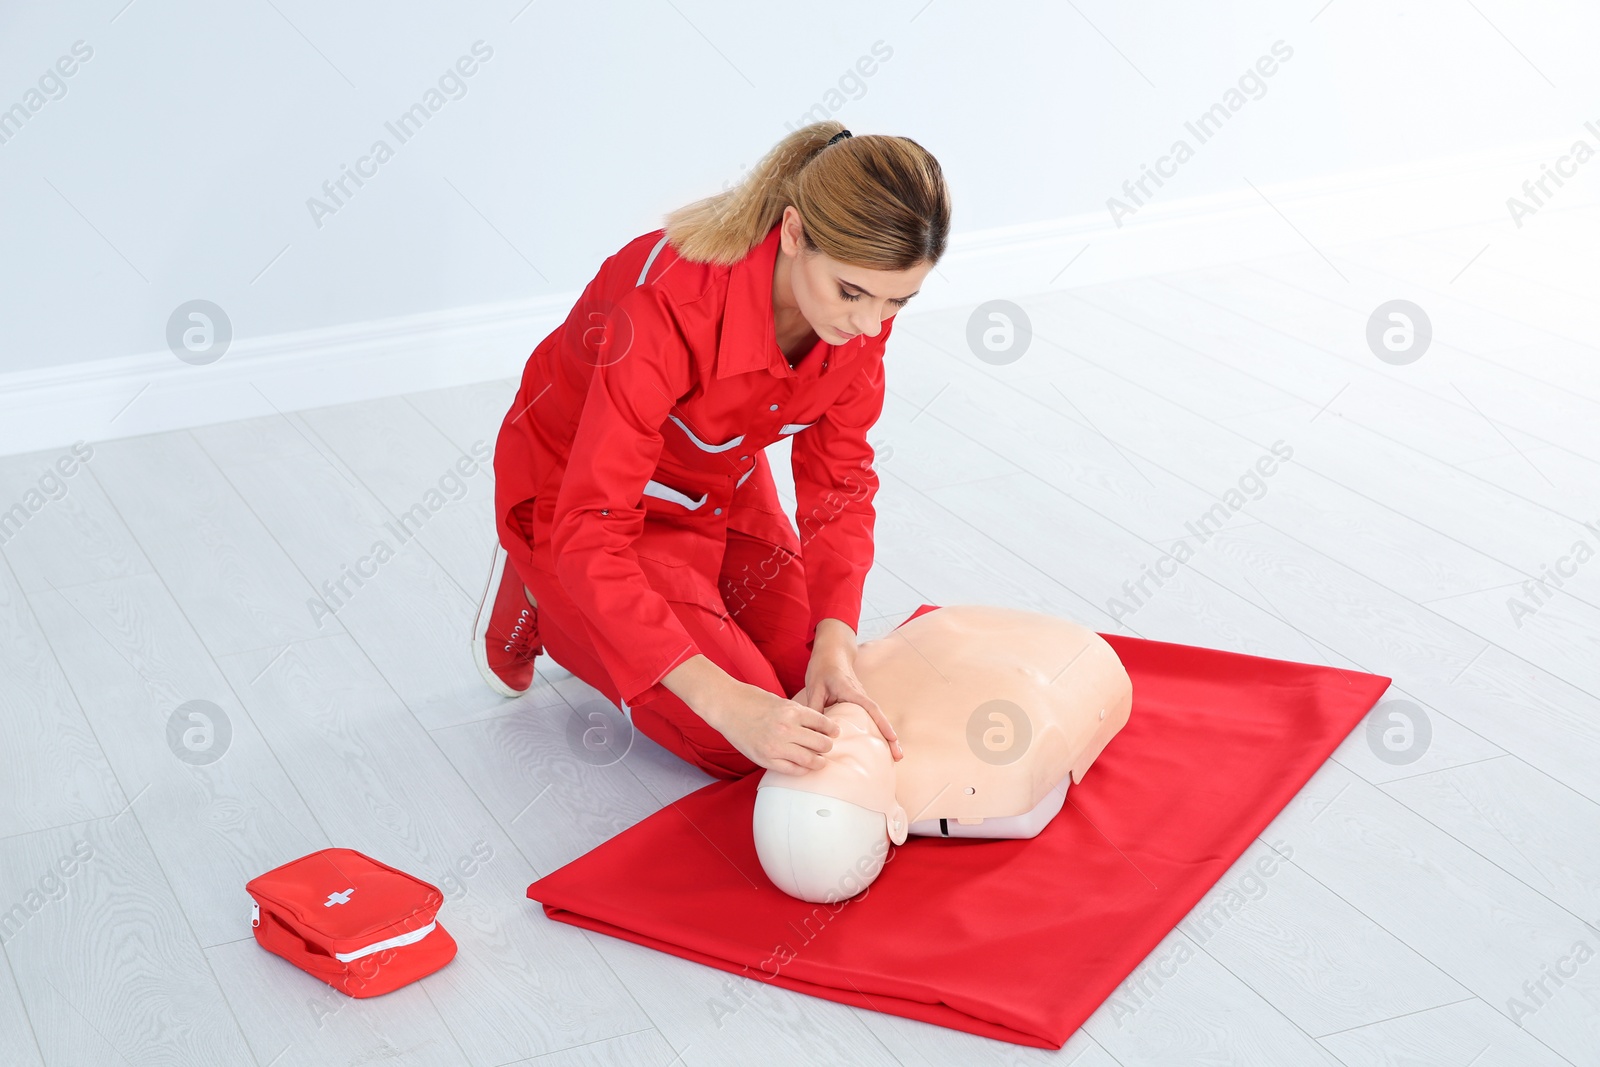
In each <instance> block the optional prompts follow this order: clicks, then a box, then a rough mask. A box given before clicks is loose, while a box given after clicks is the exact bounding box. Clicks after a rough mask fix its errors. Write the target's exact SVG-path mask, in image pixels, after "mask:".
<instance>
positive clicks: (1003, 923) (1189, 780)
mask: <svg viewBox="0 0 1600 1067" xmlns="http://www.w3.org/2000/svg"><path fill="white" fill-rule="evenodd" d="M932 610H935V609H934V608H933V607H930V606H928V605H923V606H922V607H921V608H918V609H917V611H916V612H915V613H913V614H912V616H911V618H916V616H917V615H920V614H922V613H923V612H924V611H932ZM1102 636H1104V637H1105V639H1106V640H1107V641H1108V642H1110V644H1111V647H1112V648H1113V649H1115V651H1116V653H1117V655H1118V656H1120V657H1121V659H1122V663H1123V666H1124V667H1126V668H1127V671H1128V674H1129V676H1130V677H1131V678H1132V680H1133V714H1132V717H1131V718H1130V720H1129V722H1128V725H1127V726H1125V727H1124V728H1123V729H1122V732H1121V733H1119V734H1118V735H1117V736H1116V737H1115V738H1113V739H1112V741H1111V743H1110V745H1108V746H1107V748H1106V750H1105V752H1104V753H1103V754H1102V755H1101V757H1100V758H1099V759H1098V760H1097V761H1096V762H1095V764H1094V766H1093V767H1091V768H1090V769H1089V772H1088V774H1086V775H1085V776H1084V779H1083V782H1082V783H1081V784H1078V785H1074V786H1072V787H1071V788H1070V789H1069V790H1068V791H1067V803H1066V806H1065V807H1063V808H1062V809H1061V813H1060V814H1059V815H1057V816H1056V818H1055V819H1053V820H1051V822H1050V824H1049V825H1048V826H1047V827H1046V828H1045V829H1044V831H1043V832H1041V833H1040V834H1039V836H1038V837H1035V838H1032V839H1029V840H1017V841H1009V840H991V841H981V840H961V839H939V838H923V837H911V838H908V839H907V841H906V843H905V844H904V845H902V846H900V847H898V848H894V847H892V846H891V850H890V853H889V858H888V862H887V863H886V864H885V866H884V869H883V873H882V874H881V875H880V876H879V877H878V880H877V881H876V882H874V883H873V884H872V886H871V887H869V888H868V889H867V890H866V892H865V893H863V894H860V895H858V896H856V897H853V898H851V899H850V900H848V901H843V902H840V903H837V904H833V905H824V904H808V903H806V902H805V901H801V900H796V899H794V898H793V897H790V896H788V895H786V894H784V893H783V892H781V891H780V890H779V889H777V888H776V887H775V886H773V885H772V883H771V882H770V881H768V879H767V877H766V874H765V873H764V872H763V871H762V870H761V864H760V862H759V860H758V859H757V858H756V850H755V843H754V841H753V839H752V837H751V829H750V826H751V814H752V811H753V808H754V805H755V795H756V783H757V782H758V781H759V780H760V775H761V773H762V772H757V773H755V774H750V775H747V776H746V777H744V778H741V779H738V780H734V781H718V782H713V783H712V784H710V785H707V786H705V787H704V788H702V789H700V790H697V791H696V792H694V793H691V794H690V795H688V796H686V797H684V798H683V799H682V800H679V801H677V802H676V803H673V804H669V805H667V806H666V807H664V808H662V809H661V810H660V811H658V812H656V813H655V814H653V815H651V816H650V817H648V818H646V819H644V820H643V821H641V822H640V823H638V824H637V825H635V826H633V827H631V828H629V829H627V830H625V831H623V832H622V833H620V834H618V835H617V836H616V837H614V838H612V839H611V840H610V841H607V842H605V843H604V844H602V845H600V846H599V847H598V848H595V849H594V850H592V851H591V852H589V853H588V854H587V855H584V856H581V857H579V858H578V859H576V860H574V861H572V862H571V863H569V864H567V865H566V866H565V867H562V868H561V869H560V870H557V871H555V872H553V873H551V874H550V875H548V876H547V877H544V878H541V879H540V880H538V881H537V882H534V883H533V884H532V885H530V886H529V887H528V896H529V897H531V898H532V899H534V900H537V901H540V902H542V903H543V904H544V910H545V913H546V914H547V915H549V916H550V917H551V918H553V919H559V920H560V921H562V922H567V923H571V924H573V925H574V926H582V927H585V928H587V929H590V930H598V931H600V932H602V933H606V934H610V935H612V936H613V937H620V938H625V939H626V940H629V941H634V942H637V943H639V944H641V945H648V946H650V947H651V948H656V949H660V950H661V951H663V952H670V953H672V954H673V955H675V956H682V957H684V958H685V959H691V960H696V961H698V962H700V963H704V964H707V965H709V966H712V967H720V968H722V969H723V970H726V971H732V972H734V973H735V974H742V975H744V976H746V977H749V978H753V979H756V980H759V981H767V982H771V983H773V984H775V985H780V986H783V987H785V988H788V989H795V990H799V991H800V992H802V993H809V994H811V995H813V996H818V997H825V998H827V999H828V1000H836V1001H839V1002H841V1003H844V1004H855V1005H858V1006H860V1007H865V1008H872V1009H874V1010H877V1011H882V1012H888V1013H890V1014H893V1015H904V1016H907V1017H908V1018H912V1019H921V1020H923V1021H924V1022H930V1023H937V1024H939V1025H940V1026H948V1027H953V1028H955V1029H957V1030H966V1031H969V1032H971V1033H974V1034H981V1035H983V1036H985V1037H992V1038H998V1039H1000V1040H1003V1041H1011V1042H1015V1043H1017V1044H1019V1045H1032V1046H1034V1047H1036V1048H1060V1047H1061V1046H1062V1045H1063V1044H1064V1043H1065V1042H1066V1040H1067V1038H1069V1037H1071V1036H1072V1033H1073V1031H1075V1030H1076V1029H1077V1028H1078V1027H1079V1026H1080V1025H1081V1024H1082V1023H1083V1021H1084V1020H1085V1019H1086V1018H1088V1017H1089V1015H1090V1014H1092V1013H1093V1012H1094V1010H1095V1008H1096V1007H1098V1006H1099V1004H1100V1002H1101V1001H1103V1000H1104V999H1105V998H1106V997H1107V996H1109V995H1110V994H1111V992H1112V991H1113V990H1114V989H1115V988H1116V986H1117V985H1118V983H1120V982H1121V981H1122V980H1123V978H1125V977H1126V976H1127V975H1128V974H1129V972H1131V971H1132V970H1133V968H1134V967H1135V966H1137V965H1138V964H1139V962H1140V961H1141V960H1143V959H1144V957H1145V956H1146V955H1147V954H1148V953H1149V952H1150V950H1151V949H1152V948H1154V947H1155V946H1156V944H1157V943H1159V942H1160V941H1161V939H1162V938H1163V937H1165V936H1166V935H1167V933H1168V932H1170V931H1171V930H1172V928H1173V927H1174V926H1176V925H1177V923H1178V921H1179V920H1181V919H1182V918H1183V917H1184V916H1185V915H1186V914H1188V912H1189V910H1190V908H1192V907H1193V906H1194V904H1195V903H1196V902H1197V901H1198V900H1199V899H1200V898H1201V897H1202V896H1204V895H1205V893H1206V891H1207V890H1208V889H1210V888H1211V886H1212V885H1214V884H1215V883H1216V881H1217V879H1218V878H1220V877H1221V876H1222V875H1223V874H1224V873H1225V872H1226V871H1227V869H1228V867H1229V866H1230V865H1231V864H1232V863H1233V861H1234V860H1235V859H1237V858H1238V857H1239V855H1240V854H1241V853H1242V852H1243V851H1244V850H1245V848H1247V847H1248V846H1249V844H1250V842H1251V841H1252V840H1254V839H1255V837H1256V836H1257V835H1258V834H1260V833H1261V831H1262V830H1263V829H1264V828H1265V827H1266V825H1267V824H1268V823H1269V822H1271V821H1272V819H1273V817H1274V816H1276V815H1277V814H1278V812H1279V811H1281V810H1282V809H1283V806H1284V805H1285V804H1287V803H1288V802H1289V800H1290V798H1292V797H1293V796H1294V795H1295V793H1296V792H1298V791H1299V789H1300V787H1301V786H1302V785H1304V784H1305V782H1306V780H1307V779H1309V778H1310V777H1311V775H1312V774H1313V773H1314V772H1315V771H1316V769H1317V768H1318V767H1319V766H1321V765H1322V762H1323V761H1324V760H1325V759H1327V757H1328V755H1329V754H1330V753H1331V752H1332V751H1333V750H1334V749H1335V748H1336V747H1337V746H1338V745H1339V743H1340V741H1342V740H1343V739H1344V737H1345V735H1346V734H1348V733H1349V732H1350V730H1351V729H1352V728H1353V727H1354V726H1355V725H1356V723H1357V722H1359V721H1360V720H1361V718H1362V717H1363V716H1364V715H1365V714H1366V712H1367V711H1368V710H1369V709H1370V708H1371V707H1372V705H1373V704H1374V703H1376V702H1377V700H1378V698H1379V697H1380V696H1381V695H1382V694H1383V692H1384V690H1385V689H1386V688H1387V687H1388V685H1389V681H1390V679H1388V678H1384V677H1381V676H1379V675H1374V674H1365V673H1362V672H1359V671H1344V670H1338V669H1336V668H1333V667H1320V666H1313V665H1310V664H1304V663H1293V662H1289V661H1286V660H1275V659H1264V658H1261V657H1258V656H1246V655H1240V654H1239V653H1235V652H1221V651H1217V650H1214V649H1206V648H1196V647H1193V646H1190V645H1176V644H1168V643H1166V642H1163V641H1144V640H1140V639H1138V638H1133V637H1122V636H1119V635H1116V634H1104V635H1102Z"/></svg>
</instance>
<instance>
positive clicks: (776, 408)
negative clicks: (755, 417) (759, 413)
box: [767, 404, 778, 411]
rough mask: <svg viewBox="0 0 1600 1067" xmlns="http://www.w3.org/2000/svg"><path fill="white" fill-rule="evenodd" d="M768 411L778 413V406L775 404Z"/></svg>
mask: <svg viewBox="0 0 1600 1067" xmlns="http://www.w3.org/2000/svg"><path fill="white" fill-rule="evenodd" d="M767 410H768V411H777V410H778V405H776V404H774V405H772V406H771V407H770V408H768V409H767Z"/></svg>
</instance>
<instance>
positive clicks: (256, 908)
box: [250, 900, 261, 929]
mask: <svg viewBox="0 0 1600 1067" xmlns="http://www.w3.org/2000/svg"><path fill="white" fill-rule="evenodd" d="M260 925H261V905H260V904H257V903H256V902H255V901H253V900H252V901H251V902H250V926H251V928H252V929H254V928H255V927H257V926H260Z"/></svg>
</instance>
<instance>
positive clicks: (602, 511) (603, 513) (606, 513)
mask: <svg viewBox="0 0 1600 1067" xmlns="http://www.w3.org/2000/svg"><path fill="white" fill-rule="evenodd" d="M600 514H602V515H609V514H611V509H610V508H601V509H600Z"/></svg>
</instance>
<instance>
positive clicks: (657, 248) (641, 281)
mask: <svg viewBox="0 0 1600 1067" xmlns="http://www.w3.org/2000/svg"><path fill="white" fill-rule="evenodd" d="M666 245H667V235H666V234H662V235H661V240H659V241H657V242H656V246H655V247H654V248H652V249H651V250H650V258H649V259H647V260H645V261H644V270H642V271H640V272H639V280H638V281H636V282H634V283H633V284H634V286H635V288H637V287H638V286H641V285H643V284H644V276H645V275H646V274H649V273H650V264H652V263H654V262H655V261H656V254H657V253H659V252H660V251H661V250H662V249H663V248H665V247H666Z"/></svg>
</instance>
